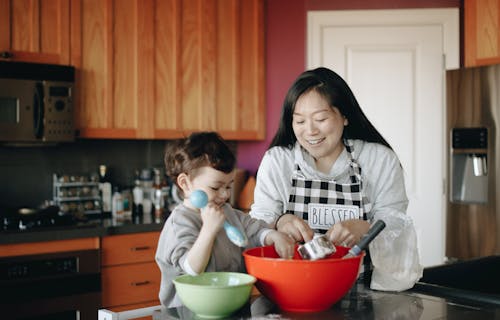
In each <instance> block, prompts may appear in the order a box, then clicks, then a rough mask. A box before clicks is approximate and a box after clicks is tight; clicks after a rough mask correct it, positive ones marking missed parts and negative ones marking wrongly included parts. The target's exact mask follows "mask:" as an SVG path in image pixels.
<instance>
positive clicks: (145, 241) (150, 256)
mask: <svg viewBox="0 0 500 320" xmlns="http://www.w3.org/2000/svg"><path fill="white" fill-rule="evenodd" d="M159 238H160V232H144V233H133V234H124V235H116V236H107V237H104V238H102V243H101V249H102V262H101V264H102V266H113V265H121V264H126V263H137V262H150V261H154V258H155V253H156V247H157V246H158V239H159Z"/></svg>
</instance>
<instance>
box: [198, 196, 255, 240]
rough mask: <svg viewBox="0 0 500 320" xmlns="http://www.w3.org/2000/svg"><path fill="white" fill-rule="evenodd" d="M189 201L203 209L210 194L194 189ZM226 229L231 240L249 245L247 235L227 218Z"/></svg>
mask: <svg viewBox="0 0 500 320" xmlns="http://www.w3.org/2000/svg"><path fill="white" fill-rule="evenodd" d="M189 201H191V204H192V205H193V206H194V207H196V208H198V209H201V208H204V207H205V206H206V205H207V204H208V196H207V194H206V193H205V191H203V190H194V191H193V192H192V193H191V195H190V196H189ZM224 230H225V231H226V235H227V237H228V238H229V240H231V242H232V243H234V244H235V245H237V246H238V247H246V246H247V245H248V238H247V236H246V235H245V234H244V233H241V231H240V230H239V229H238V228H236V227H235V226H233V225H232V224H230V223H229V222H227V221H226V220H224Z"/></svg>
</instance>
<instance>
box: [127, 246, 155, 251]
mask: <svg viewBox="0 0 500 320" xmlns="http://www.w3.org/2000/svg"><path fill="white" fill-rule="evenodd" d="M150 248H151V247H150V246H143V247H133V248H130V251H143V250H149V249H150Z"/></svg>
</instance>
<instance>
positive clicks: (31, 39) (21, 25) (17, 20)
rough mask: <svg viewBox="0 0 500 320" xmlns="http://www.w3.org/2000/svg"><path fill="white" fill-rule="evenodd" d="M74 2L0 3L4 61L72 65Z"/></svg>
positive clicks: (34, 0)
mask: <svg viewBox="0 0 500 320" xmlns="http://www.w3.org/2000/svg"><path fill="white" fill-rule="evenodd" d="M69 21H70V0H0V59H8V60H13V61H27V62H39V63H55V64H65V65H67V64H69V63H70V26H69V24H70V23H69Z"/></svg>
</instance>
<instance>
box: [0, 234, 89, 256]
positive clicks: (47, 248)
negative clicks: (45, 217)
mask: <svg viewBox="0 0 500 320" xmlns="http://www.w3.org/2000/svg"><path fill="white" fill-rule="evenodd" d="M89 249H99V238H96V237H94V238H81V239H68V240H55V241H40V242H28V243H16V244H5V245H0V257H14V256H22V255H31V254H44V253H54V252H67V251H79V250H89Z"/></svg>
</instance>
